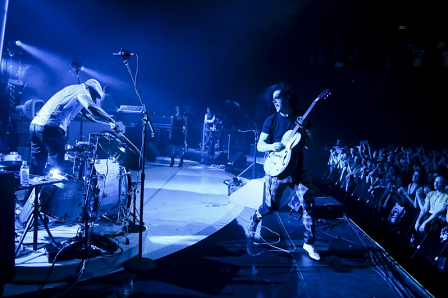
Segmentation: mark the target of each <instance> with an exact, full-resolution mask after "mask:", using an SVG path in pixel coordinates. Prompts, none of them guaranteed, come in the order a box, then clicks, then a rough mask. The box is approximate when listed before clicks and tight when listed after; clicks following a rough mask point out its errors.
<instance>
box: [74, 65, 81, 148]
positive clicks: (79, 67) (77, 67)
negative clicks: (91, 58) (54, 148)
mask: <svg viewBox="0 0 448 298" xmlns="http://www.w3.org/2000/svg"><path fill="white" fill-rule="evenodd" d="M81 66H82V63H81V60H79V59H73V61H72V67H73V68H74V69H75V70H76V77H77V78H78V85H79V84H81V82H80V80H79V70H80V69H81ZM82 117H83V116H82V115H81V117H80V121H79V141H82Z"/></svg>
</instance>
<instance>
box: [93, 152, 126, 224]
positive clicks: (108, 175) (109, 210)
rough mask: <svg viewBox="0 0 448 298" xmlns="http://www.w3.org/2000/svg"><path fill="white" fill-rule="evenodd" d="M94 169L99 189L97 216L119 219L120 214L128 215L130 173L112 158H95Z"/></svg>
mask: <svg viewBox="0 0 448 298" xmlns="http://www.w3.org/2000/svg"><path fill="white" fill-rule="evenodd" d="M95 170H96V175H97V179H98V183H97V187H98V189H99V201H98V212H97V218H99V217H101V216H104V217H107V218H109V219H116V220H118V221H120V218H119V217H120V216H127V215H129V208H130V204H131V190H130V188H131V177H130V173H128V172H127V171H126V169H125V168H124V167H123V166H121V165H120V164H119V163H118V162H116V161H115V160H112V159H99V160H97V161H96V162H95Z"/></svg>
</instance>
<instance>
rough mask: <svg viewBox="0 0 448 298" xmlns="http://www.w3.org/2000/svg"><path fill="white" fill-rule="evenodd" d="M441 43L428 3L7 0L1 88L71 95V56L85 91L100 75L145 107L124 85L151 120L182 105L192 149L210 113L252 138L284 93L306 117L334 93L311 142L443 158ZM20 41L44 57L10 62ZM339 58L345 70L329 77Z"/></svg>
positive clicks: (443, 36) (435, 10)
mask: <svg viewBox="0 0 448 298" xmlns="http://www.w3.org/2000/svg"><path fill="white" fill-rule="evenodd" d="M447 33H448V31H447V22H446V16H445V13H444V11H443V10H442V9H441V8H439V5H438V2H435V1H426V2H425V3H419V5H416V4H415V3H411V2H408V1H401V0H400V1H392V2H391V1H382V0H380V1H359V0H357V1H354V0H313V1H311V0H304V1H292V0H275V1H274V0H266V1H260V0H241V1H237V0H228V1H221V0H217V1H206V0H202V1H201V0H190V1H181V0H176V1H172V0H167V1H136V0H127V1H116V0H96V1H91V0H76V1H75V0H66V1H57V0H39V1H35V0H14V1H9V10H8V13H7V22H6V32H5V39H4V49H3V57H2V83H4V82H5V81H7V79H8V78H11V77H12V78H14V77H17V75H18V72H19V70H18V66H17V63H18V62H20V64H21V70H20V76H21V77H20V79H21V80H23V81H24V82H25V83H27V88H26V89H25V90H24V92H23V94H22V95H21V96H20V101H21V103H23V102H24V101H26V100H28V99H30V98H40V99H43V100H47V99H48V98H49V97H50V96H51V95H52V94H53V93H55V92H56V91H58V90H59V89H60V88H62V87H64V86H65V85H69V84H76V83H77V80H78V78H77V76H76V72H75V70H74V68H73V67H72V66H71V62H72V60H73V59H75V58H76V59H80V61H81V62H82V65H83V66H84V67H86V68H88V69H90V70H92V71H95V72H94V73H92V72H86V71H83V70H81V71H80V73H79V79H80V81H81V82H84V81H85V80H87V79H88V78H90V77H94V78H96V79H98V80H99V81H100V82H101V83H102V84H103V85H109V86H110V88H111V92H112V96H113V98H114V100H115V101H116V104H117V105H120V104H126V105H140V101H139V97H138V96H137V92H136V90H135V88H134V86H133V83H132V79H131V75H132V77H133V78H134V79H136V85H137V90H138V92H139V94H140V96H141V98H142V100H143V101H144V103H145V105H146V108H147V110H148V112H149V114H150V116H151V117H154V118H153V119H156V121H158V119H159V117H163V116H170V115H171V114H173V113H174V107H175V106H176V105H177V104H180V105H183V106H184V107H185V109H186V111H187V114H188V116H189V120H190V121H189V122H190V124H189V126H190V132H191V133H190V134H189V144H192V145H191V146H192V147H193V146H194V145H193V144H198V143H200V142H201V140H200V128H201V123H202V120H203V115H204V114H205V108H206V106H210V107H212V109H213V110H214V111H215V112H216V113H218V114H219V116H220V117H221V119H224V118H225V119H226V120H228V121H229V123H230V125H231V126H232V127H234V128H236V129H241V130H244V129H252V128H254V126H255V124H256V125H257V127H258V128H260V127H261V124H262V123H263V121H264V119H265V117H266V116H267V115H269V114H270V113H272V112H273V111H272V110H270V109H268V108H266V106H265V105H264V104H263V103H262V102H261V99H260V97H261V94H262V93H263V91H264V89H265V88H266V87H268V86H270V85H272V84H274V83H278V82H280V81H286V82H288V83H290V84H291V85H292V86H293V88H294V89H295V90H296V91H297V93H298V94H299V96H300V98H301V103H300V107H301V108H302V109H306V108H307V107H308V106H309V104H310V103H311V101H312V100H313V99H314V98H316V96H317V95H318V94H320V93H321V92H322V91H323V90H324V89H327V88H328V89H330V90H331V94H332V95H331V96H330V97H329V98H327V99H325V100H323V101H321V102H318V104H317V105H316V107H315V108H314V109H313V111H312V113H311V114H310V118H311V120H312V123H313V128H314V131H315V138H316V140H317V142H318V143H321V144H329V143H332V142H334V141H335V140H336V139H338V138H339V139H342V140H344V141H345V142H346V143H350V142H357V141H358V140H360V139H367V140H369V141H370V142H371V143H372V145H373V146H382V145H386V144H389V143H392V144H397V145H398V144H404V145H410V146H414V145H416V146H417V145H420V144H422V143H424V144H426V145H427V146H428V147H443V146H445V139H446V136H447V135H448V134H447V131H446V130H447V129H446V127H447V125H446V124H445V115H446V108H445V107H444V102H445V99H446V97H447V96H446V92H445V90H444V89H445V85H446V83H445V82H446V79H447V71H446V68H445V67H443V66H442V64H441V53H442V52H443V51H444V48H443V47H438V45H439V44H440V42H447ZM15 40H21V41H22V42H23V43H26V44H28V45H30V46H33V47H36V48H37V49H39V50H40V51H41V52H39V53H38V54H37V56H33V55H31V54H29V53H28V52H27V51H24V50H21V51H20V53H21V54H16V55H15V56H14V57H10V55H9V52H8V51H7V49H8V48H12V46H11V45H10V42H11V41H15ZM319 46H320V47H322V49H324V52H325V53H326V57H327V58H326V60H324V62H322V63H318V62H317V60H316V58H317V55H315V51H316V49H317V48H318V47H319ZM338 46H341V47H342V49H343V53H342V54H341V55H342V56H343V58H341V59H344V66H343V67H335V65H336V64H335V63H336V62H338V61H337V59H338V57H337V55H336V54H335V49H337V48H338ZM356 46H358V47H360V48H361V50H362V51H363V60H362V61H361V62H356V63H355V62H353V61H349V60H348V57H349V55H350V53H351V52H353V49H354V48H355V47H356ZM417 47H419V48H423V49H424V50H425V56H424V60H423V61H424V64H423V66H422V67H412V49H414V48H417ZM121 48H126V49H129V51H130V52H132V53H135V54H136V55H133V56H131V57H130V59H129V64H128V65H129V69H128V68H127V67H126V65H125V64H124V63H123V60H122V59H121V58H120V57H116V56H114V55H112V54H113V53H118V52H119V51H120V49H121ZM9 59H11V60H13V62H14V63H15V64H14V66H13V67H12V68H9V66H8V61H9ZM129 70H130V73H129ZM137 71H138V72H137ZM226 100H227V101H229V100H230V101H235V102H237V103H239V105H240V106H241V109H238V108H236V107H235V106H234V105H232V104H228V103H226V102H225V101H226ZM4 101H5V100H4ZM2 112H3V117H2V118H3V122H5V121H6V122H7V113H5V109H2ZM5 117H6V118H5ZM3 131H4V128H3ZM250 138H251V136H250V134H249V139H250ZM248 142H250V140H249V141H248Z"/></svg>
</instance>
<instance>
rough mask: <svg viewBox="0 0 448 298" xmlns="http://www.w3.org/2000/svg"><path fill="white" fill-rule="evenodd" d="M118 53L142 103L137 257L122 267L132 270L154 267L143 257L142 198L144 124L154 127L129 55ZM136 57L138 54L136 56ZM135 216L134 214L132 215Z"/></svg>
mask: <svg viewBox="0 0 448 298" xmlns="http://www.w3.org/2000/svg"><path fill="white" fill-rule="evenodd" d="M119 55H120V56H121V58H123V63H124V64H125V65H126V68H127V70H128V73H129V75H130V76H131V80H132V83H133V86H134V90H135V93H136V94H137V97H138V98H139V100H140V104H141V105H142V114H143V118H142V152H141V160H140V162H141V164H142V167H141V168H142V169H141V174H140V219H139V221H140V224H139V245H138V257H137V258H134V259H132V260H130V261H129V262H127V263H126V264H125V265H124V266H123V267H124V268H125V269H129V270H134V271H144V270H149V269H152V268H154V266H155V262H154V260H151V259H149V258H143V256H142V253H143V199H144V191H145V158H146V126H147V125H149V127H150V129H151V134H152V136H154V129H153V128H152V124H151V121H150V119H149V116H148V113H147V111H146V107H145V103H144V102H143V100H142V98H141V96H140V91H139V90H138V88H137V84H136V82H135V79H134V77H133V76H132V72H131V68H130V66H129V63H128V59H129V57H130V56H131V53H129V51H128V50H126V49H121V50H120V53H119ZM137 57H138V56H137ZM134 216H135V215H134Z"/></svg>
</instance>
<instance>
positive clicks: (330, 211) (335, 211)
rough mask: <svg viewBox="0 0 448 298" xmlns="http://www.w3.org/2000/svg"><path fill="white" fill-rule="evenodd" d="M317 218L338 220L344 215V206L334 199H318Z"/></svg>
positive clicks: (316, 199)
mask: <svg viewBox="0 0 448 298" xmlns="http://www.w3.org/2000/svg"><path fill="white" fill-rule="evenodd" d="M315 202H316V216H317V218H323V219H337V218H342V217H343V215H344V205H343V204H342V203H340V202H339V201H338V200H336V199H335V198H333V197H316V198H315Z"/></svg>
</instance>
